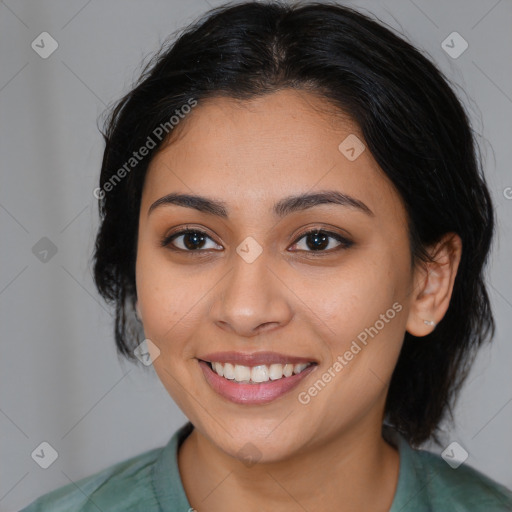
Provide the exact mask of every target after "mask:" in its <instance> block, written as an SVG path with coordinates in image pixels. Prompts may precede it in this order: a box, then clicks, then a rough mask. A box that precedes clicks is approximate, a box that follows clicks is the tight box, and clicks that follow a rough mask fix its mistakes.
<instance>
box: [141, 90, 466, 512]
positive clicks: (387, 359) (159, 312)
mask: <svg viewBox="0 0 512 512" xmlns="http://www.w3.org/2000/svg"><path fill="white" fill-rule="evenodd" d="M329 108H330V109H331V113H329ZM332 111H333V109H332V107H330V106H329V105H328V104H327V103H326V101H325V100H323V99H321V98H319V97H317V96H315V95H313V94H312V93H309V92H305V91H295V90H282V91H279V92H277V93H272V94H268V95H265V96H262V97H259V98H256V99H251V100H249V101H242V102H241V101H236V100H234V99H231V98H225V97H220V98H214V99H210V100H208V101H205V102H202V103H200V104H199V105H198V106H197V107H195V109H193V111H192V112H191V113H190V114H189V115H188V116H187V118H186V120H185V121H182V122H181V123H180V125H179V127H178V128H177V132H176V134H174V135H173V141H172V143H171V144H169V145H168V146H166V147H165V148H164V149H163V150H162V151H160V152H159V153H158V154H157V155H156V156H155V157H154V158H153V160H152V162H151V163H150V166H149V169H148V173H147V176H146V179H145V184H144V189H143V193H142V203H141V210H140V219H139V232H138V249H137V263H136V283H137V297H138V304H137V308H138V313H139V315H140V317H141V319H142V322H143V325H144V332H145V335H146V337H147V338H149V339H150V340H152V341H153V343H154V344H155V345H156V346H157V347H158V349H159V350H160V354H159V356H158V357H156V355H155V353H154V357H155V360H154V363H153V364H154V368H155V371H156V373H157V375H158V377H159V378H160V380H161V381H162V383H163V385H164V386H165V388H166V389H167V391H168V392H169V394H170V395H171V397H172V398H173V399H174V400H175V401H176V403H177V404H178V405H179V407H180V408H181V409H182V410H183V412H184V413H185V414H186V416H187V417H188V418H189V419H190V420H191V421H192V423H193V424H194V426H195V429H194V431H193V432H192V434H191V435H190V436H189V437H188V438H187V439H186V440H185V442H184V443H183V445H182V447H181V449H180V451H179V456H178V463H179V468H180V473H181V477H182V481H183V485H184V488H185V492H186V494H187V496H188V498H189V501H190V503H191V505H192V507H194V508H195V509H196V510H198V511H203V510H208V511H209V512H216V511H220V510H222V511H223V512H226V511H235V510H237V511H238V510H241V509H242V508H243V510H247V511H256V510H258V511H260V510H263V509H262V506H264V507H265V510H280V511H285V512H286V511H299V510H301V511H302V510H304V509H306V510H308V511H323V512H325V511H326V510H343V511H360V510H372V511H387V510H389V508H390V506H391V503H392V501H393V496H394V493H395V490H396V484H397V480H398V471H399V456H398V453H397V451H396V449H395V448H394V447H392V446H390V445H389V444H388V443H387V442H386V441H384V440H383V438H382V436H381V425H382V419H383V411H384V404H385V399H386V394H387V390H388V385H389V381H390V378H391V375H392V372H393V369H394V367H395V364H396V361H397V358H398V355H399V352H400V348H401V346H402V341H403V337H404V333H405V331H406V330H407V331H409V332H410V333H411V334H413V335H415V336H424V335H426V334H428V333H429V332H431V331H432V329H434V327H433V326H429V325H426V324H425V323H424V320H425V319H427V320H434V321H435V322H439V321H440V320H441V318H442V317H443V315H444V314H445V312H446V310H447V308H448V304H449V300H450V296H451V292H452V287H453V282H454V279H455V274H456V271H457V267H458V264H459V261H460V254H461V250H462V248H461V242H460V238H459V237H458V236H457V235H453V234H448V235H446V236H445V237H444V238H443V240H442V241H441V242H440V243H439V244H438V245H437V246H436V247H433V248H432V251H431V252H432V254H435V258H436V259H435V261H434V262H433V263H431V264H429V265H428V266H417V267H414V268H411V262H410V249H409V243H408V234H407V225H406V211H405V209H404V207H403V204H402V201H401V198H400V196H399V195H398V193H397V192H396V190H395V189H394V187H393V185H392V184H391V182H390V181H389V180H388V178H387V177H386V176H385V174H384V173H383V172H382V170H381V169H380V168H379V166H378V165H377V163H376V162H375V160H374V159H373V157H372V155H371V154H370V151H369V150H368V149H366V150H365V151H363V152H362V154H361V155H360V156H359V157H358V158H357V159H356V160H354V161H349V160H348V159H347V158H346V157H345V156H344V155H343V154H342V153H341V152H340V150H339V149H338V146H339V144H340V143H341V142H342V141H343V140H344V139H345V138H346V137H347V136H348V135H349V134H355V135H356V136H357V137H358V138H359V139H360V140H363V137H362V135H361V133H360V130H359V128H358V126H357V125H356V124H355V123H354V122H352V121H351V120H350V119H349V118H347V117H346V116H341V115H337V116H334V115H333V114H332ZM319 190H336V191H339V192H342V193H345V194H349V195H350V196H352V197H354V198H356V199H358V200H359V201H362V202H363V203H364V204H366V205H367V207H368V208H369V209H370V210H371V211H372V212H373V215H367V214H365V213H364V212H362V211H360V210H358V209H356V208H351V207H347V206H340V205H336V204H327V205H319V206H315V207H313V208H310V209H306V210H303V211H299V212H293V213H290V214H289V215H287V216H285V217H283V218H277V217H276V216H274V214H273V212H272V207H273V205H274V203H276V202H277V201H279V200H281V199H282V198H284V197H286V196H289V195H295V194H301V193H306V192H317V191H319ZM170 192H181V193H188V194H198V195H202V196H207V197H209V198H215V199H219V200H222V201H224V202H225V204H226V207H227V209H228V213H229V217H228V219H222V218H220V217H217V216H214V215H211V214H208V213H204V212H199V211H197V210H195V209H191V208H186V207H183V206H177V205H164V206H160V207H157V208H155V209H154V210H153V211H152V212H151V213H150V214H149V215H148V210H149V208H150V206H151V204H153V202H155V201H156V200H157V199H159V198H161V197H163V196H165V195H166V194H168V193H170ZM186 226H188V227H193V228H197V229H201V230H202V231H205V232H207V234H208V236H209V237H210V238H211V240H210V239H208V238H207V239H206V240H207V241H206V246H203V249H202V250H203V252H202V254H203V255H202V256H196V255H195V254H196V253H197V249H196V253H194V254H192V251H190V250H189V252H185V248H184V245H183V237H180V238H178V239H177V240H175V241H174V244H175V247H176V249H177V250H176V251H172V250H171V249H169V248H168V247H161V246H160V245H159V243H160V240H161V239H163V238H164V237H165V236H166V235H167V234H169V233H171V232H172V231H178V230H179V229H178V228H180V227H181V228H180V229H185V227H186ZM174 228H176V229H174ZM310 228H319V229H324V230H328V231H331V232H335V233H339V234H340V235H342V236H345V237H346V238H348V239H349V240H351V241H352V242H353V245H352V246H350V247H348V248H343V247H341V248H339V247H340V246H339V242H337V241H336V240H335V239H329V240H330V242H329V246H328V247H327V248H325V249H323V250H324V253H321V254H320V255H318V256H316V257H315V256H314V255H313V256H311V253H312V252H314V251H313V250H312V249H311V248H309V247H308V246H307V244H306V241H307V239H306V238H302V239H300V241H299V236H298V235H302V233H303V232H304V231H307V230H309V229H310ZM248 236H251V237H252V238H254V239H255V240H256V241H257V242H258V244H259V245H260V246H261V248H262V250H263V252H262V253H261V254H260V256H259V257H258V258H256V260H255V261H253V262H252V263H247V262H246V261H245V260H244V259H243V258H241V257H240V256H239V255H238V253H237V252H236V248H237V247H238V246H239V245H240V244H241V242H242V241H243V240H245V239H246V237H248ZM310 240H311V239H310ZM179 248H182V249H183V251H182V252H179ZM336 248H339V249H338V250H336ZM216 249H217V250H216ZM308 251H309V252H308ZM315 254H319V251H316V252H315ZM394 303H399V304H400V305H401V306H402V309H401V311H400V312H399V313H397V314H396V316H395V317H394V318H393V319H392V320H390V321H389V322H388V323H386V324H385V326H384V328H382V329H380V330H379V332H378V335H376V336H375V337H374V338H369V342H368V344H367V345H366V346H364V348H363V349H362V350H361V351H360V352H359V353H358V354H357V355H355V356H354V358H353V359H352V360H351V361H350V363H349V364H348V365H347V366H345V367H344V368H343V370H342V371H340V372H338V373H337V374H336V376H335V377H334V378H332V380H331V382H329V383H328V384H327V385H326V386H325V387H324V388H323V389H322V390H321V391H320V392H319V393H318V394H317V395H316V396H314V397H312V398H311V400H310V401H309V403H307V404H302V403H300V402H299V401H298V394H299V393H300V392H301V391H307V390H308V388H309V387H311V386H312V385H313V384H314V383H315V382H316V381H317V380H318V379H319V378H320V377H321V376H322V374H323V373H324V372H326V371H327V370H328V368H329V367H331V366H332V364H333V362H334V361H335V360H336V358H337V356H339V355H343V354H344V353H345V352H346V351H347V350H348V349H349V348H350V344H351V343H352V341H353V340H354V339H356V337H357V335H358V334H359V333H361V332H362V331H364V329H365V328H367V327H370V326H373V325H374V324H375V322H376V321H377V320H378V319H379V318H380V315H381V314H384V313H386V311H387V310H388V309H390V308H391V307H392V305H393V304H394ZM216 351H240V352H249V353H253V352H258V351H276V352H280V353H284V354H289V355H293V356H301V357H306V358H308V359H310V360H315V361H317V362H318V366H317V367H316V368H315V370H314V371H313V372H312V373H311V374H310V375H309V376H307V377H306V379H305V380H304V381H302V382H301V384H300V385H299V387H298V388H295V389H294V390H292V391H291V392H289V393H287V394H286V395H284V396H281V397H280V398H278V399H277V400H275V401H273V402H271V403H268V404H265V405H237V404H234V403H231V402H229V401H227V400H225V399H224V398H222V397H220V396H219V395H217V394H216V393H215V392H214V391H213V390H212V389H211V388H210V387H209V385H208V384H207V382H206V380H205V378H204V376H203V373H202V371H201V369H200V367H199V364H198V360H197V358H198V357H200V356H201V355H204V354H207V353H211V352H216ZM248 443H250V445H249V444H248ZM247 453H252V454H254V457H255V458H257V459H258V460H257V463H256V464H254V465H250V466H249V465H246V464H244V462H243V460H242V458H243V455H244V454H245V455H246V454H247ZM370 490H371V491H370ZM263 497H264V498H263Z"/></svg>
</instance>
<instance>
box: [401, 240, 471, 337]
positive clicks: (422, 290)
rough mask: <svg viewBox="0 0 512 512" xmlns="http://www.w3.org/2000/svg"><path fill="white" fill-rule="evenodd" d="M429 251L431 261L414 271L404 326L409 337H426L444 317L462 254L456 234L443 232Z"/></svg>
mask: <svg viewBox="0 0 512 512" xmlns="http://www.w3.org/2000/svg"><path fill="white" fill-rule="evenodd" d="M429 252H430V255H431V256H432V258H433V261H432V262H428V263H425V264H420V265H418V267H417V268H416V269H415V270H414V288H413V295H412V296H411V303H410V309H409V316H408V317H407V324H406V330H407V332H409V333H410V334H412V335H413V336H426V335H427V334H430V333H431V332H432V331H433V330H434V329H435V326H436V324H438V323H439V322H440V321H441V319H442V318H443V317H444V315H445V314H446V311H447V310H448V306H449V305H450V298H451V296H452V291H453V283H454V282H455V276H456V274H457V269H458V268H459V263H460V258H461V255H462V240H461V238H460V236H459V235H457V234H456V233H447V234H446V235H444V236H443V238H442V239H441V240H440V241H439V242H438V243H436V244H435V245H434V246H433V247H432V248H431V249H430V250H429ZM432 322H433V323H432Z"/></svg>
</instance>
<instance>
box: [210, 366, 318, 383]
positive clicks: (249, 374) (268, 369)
mask: <svg viewBox="0 0 512 512" xmlns="http://www.w3.org/2000/svg"><path fill="white" fill-rule="evenodd" d="M204 362H205V363H206V364H207V365H208V366H209V367H210V369H211V370H212V371H213V372H215V373H216V374H217V375H219V376H220V377H223V378H224V379H227V380H229V381H232V382H236V383H239V384H261V383H264V382H269V381H277V380H282V379H286V378H288V377H291V376H292V375H298V374H300V373H302V372H303V371H304V370H305V369H306V368H309V367H310V366H313V365H316V363H313V362H310V363H299V364H293V363H286V364H279V363H274V364H270V365H266V364H261V365H257V366H244V365H240V364H231V363H221V362H215V361H213V362H210V361H204Z"/></svg>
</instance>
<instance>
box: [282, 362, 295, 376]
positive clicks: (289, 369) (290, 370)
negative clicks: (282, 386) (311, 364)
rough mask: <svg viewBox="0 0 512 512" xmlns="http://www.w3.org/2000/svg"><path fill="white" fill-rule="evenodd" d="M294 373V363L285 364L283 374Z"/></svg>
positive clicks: (289, 374)
mask: <svg viewBox="0 0 512 512" xmlns="http://www.w3.org/2000/svg"><path fill="white" fill-rule="evenodd" d="M292 374H293V364H285V365H284V368H283V375H284V376H285V377H291V376H292Z"/></svg>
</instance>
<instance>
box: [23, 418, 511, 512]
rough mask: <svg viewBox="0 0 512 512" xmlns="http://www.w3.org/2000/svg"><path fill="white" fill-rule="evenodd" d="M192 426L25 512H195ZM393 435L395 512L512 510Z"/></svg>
mask: <svg viewBox="0 0 512 512" xmlns="http://www.w3.org/2000/svg"><path fill="white" fill-rule="evenodd" d="M192 428H193V427H192V425H191V424H190V423H187V424H186V425H184V426H183V427H182V428H180V429H179V430H178V431H177V432H176V433H175V434H174V435H173V436H172V437H171V439H170V441H169V442H168V443H167V445H166V446H164V447H161V448H155V449H153V450H150V451H147V452H144V453H142V454H140V455H137V456H135V457H132V458H130V459H127V460H125V461H123V462H119V463H117V464H114V465H113V466H110V467H109V468H107V469H105V470H103V471H100V472H98V473H95V474H94V475H92V476H89V477H86V478H83V479H82V480H79V481H78V482H76V484H73V483H71V484H68V485H66V486H64V487H61V488H59V489H56V490H55V491H52V492H50V493H48V494H45V495H44V496H41V497H40V498H39V499H37V500H36V501H34V502H33V503H32V504H30V505H29V506H28V507H26V508H24V509H23V510H22V511H21V512H39V511H41V512H43V511H44V512H50V511H51V512H64V511H66V512H75V511H76V512H78V511H80V512H98V510H100V511H102V512H107V511H108V512H118V511H119V512H120V511H123V512H126V511H141V512H189V509H190V512H191V510H192V509H191V506H190V504H189V502H188V500H187V496H186V494H185V491H184V489H183V485H182V483H181V478H180V473H179V470H178V459H177V454H178V448H179V446H180V444H181V443H182V442H183V440H184V439H185V438H186V437H187V436H188V434H189V433H190V432H191V431H192ZM387 433H388V435H387V436H386V437H387V438H388V439H389V441H390V442H392V443H393V444H394V445H395V446H396V447H397V448H398V451H399V454H400V474H399V477H398V486H397V489H396V493H395V497H394V500H393V504H392V506H391V509H390V512H465V511H468V512H469V511H471V512H504V511H512V492H510V491H509V490H508V489H506V488H505V487H503V486H501V485H499V484H498V483H496V482H494V481H492V480H490V479H489V478H487V477H486V476H484V475H483V474H481V473H479V472H478V471H476V470H474V469H472V468H470V467H469V466H466V465H464V464H463V465H461V466H459V467H458V468H457V469H452V468H451V467H450V466H449V465H448V464H447V463H446V462H445V461H444V460H443V459H442V458H441V457H439V456H438V455H435V454H432V453H430V452H426V451H422V450H414V449H412V448H411V447H410V446H409V444H408V443H407V442H406V441H405V439H404V438H403V437H401V436H400V435H398V434H397V433H396V432H392V431H387Z"/></svg>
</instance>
